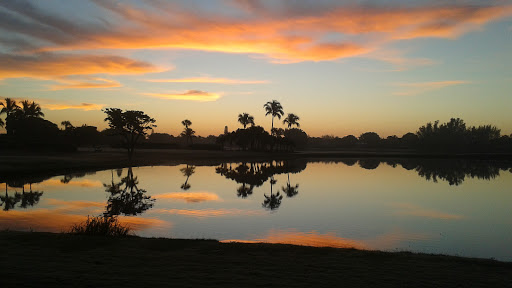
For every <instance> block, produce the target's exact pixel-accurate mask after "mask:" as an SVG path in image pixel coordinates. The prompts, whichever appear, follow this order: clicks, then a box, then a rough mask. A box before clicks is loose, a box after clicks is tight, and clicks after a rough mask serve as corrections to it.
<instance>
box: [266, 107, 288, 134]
mask: <svg viewBox="0 0 512 288" xmlns="http://www.w3.org/2000/svg"><path fill="white" fill-rule="evenodd" d="M263 108H265V111H266V112H267V113H265V116H267V115H269V114H270V115H272V129H274V117H277V118H279V119H281V116H283V115H284V112H283V106H281V103H279V102H278V101H276V100H272V102H270V101H269V102H267V103H266V104H265V105H263ZM272 129H271V130H270V131H272Z"/></svg>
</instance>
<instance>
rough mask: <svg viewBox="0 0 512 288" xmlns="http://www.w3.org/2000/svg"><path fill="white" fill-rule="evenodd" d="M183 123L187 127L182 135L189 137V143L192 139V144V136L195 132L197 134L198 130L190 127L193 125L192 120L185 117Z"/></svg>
mask: <svg viewBox="0 0 512 288" xmlns="http://www.w3.org/2000/svg"><path fill="white" fill-rule="evenodd" d="M181 124H182V125H183V126H185V128H184V129H183V131H182V132H181V134H180V136H181V137H185V139H187V144H188V143H189V141H190V145H192V137H194V134H196V131H194V130H192V128H190V126H191V125H192V121H190V120H188V119H185V120H183V121H181Z"/></svg>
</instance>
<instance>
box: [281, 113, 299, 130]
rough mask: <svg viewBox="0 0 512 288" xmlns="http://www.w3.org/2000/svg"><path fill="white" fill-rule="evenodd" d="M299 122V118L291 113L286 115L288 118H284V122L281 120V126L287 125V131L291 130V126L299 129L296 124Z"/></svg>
mask: <svg viewBox="0 0 512 288" xmlns="http://www.w3.org/2000/svg"><path fill="white" fill-rule="evenodd" d="M299 120H300V118H299V116H297V115H295V114H293V113H288V116H286V118H284V120H283V124H287V123H288V129H290V128H292V126H293V125H297V127H300V124H299V122H298V121H299Z"/></svg>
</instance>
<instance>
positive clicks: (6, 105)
mask: <svg viewBox="0 0 512 288" xmlns="http://www.w3.org/2000/svg"><path fill="white" fill-rule="evenodd" d="M0 106H2V110H0V115H2V114H5V115H6V116H5V130H7V134H9V135H10V134H12V131H13V130H12V127H10V125H9V124H10V123H9V122H11V120H12V118H13V115H14V114H15V113H16V111H19V109H20V107H19V106H18V104H16V101H15V100H12V99H11V98H5V101H4V102H0Z"/></svg>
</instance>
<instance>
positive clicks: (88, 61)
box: [0, 53, 162, 88]
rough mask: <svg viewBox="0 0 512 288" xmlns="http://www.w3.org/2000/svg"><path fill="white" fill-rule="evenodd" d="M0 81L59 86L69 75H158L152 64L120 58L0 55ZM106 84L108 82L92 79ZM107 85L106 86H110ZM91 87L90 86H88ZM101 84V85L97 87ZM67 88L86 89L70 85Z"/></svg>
mask: <svg viewBox="0 0 512 288" xmlns="http://www.w3.org/2000/svg"><path fill="white" fill-rule="evenodd" d="M0 63H2V69H0V79H7V78H20V77H30V78H38V79H46V80H57V81H59V82H66V81H72V80H71V79H66V78H63V77H65V76H69V75H88V74H110V75H121V74H143V73H150V72H158V71H162V69H160V68H157V67H155V66H153V65H152V64H149V63H146V62H142V61H137V60H133V59H129V58H125V57H120V56H108V55H80V54H54V53H38V54H35V55H12V54H4V53H0ZM92 79H95V80H96V81H100V82H104V83H109V81H110V80H106V79H102V78H92ZM113 83H114V82H110V83H109V84H111V85H112V84H113ZM89 84H91V83H89ZM100 84H101V83H100ZM69 85H71V86H73V85H77V86H76V87H71V88H77V87H79V86H86V84H84V83H82V85H81V84H80V83H71V84H69Z"/></svg>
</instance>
